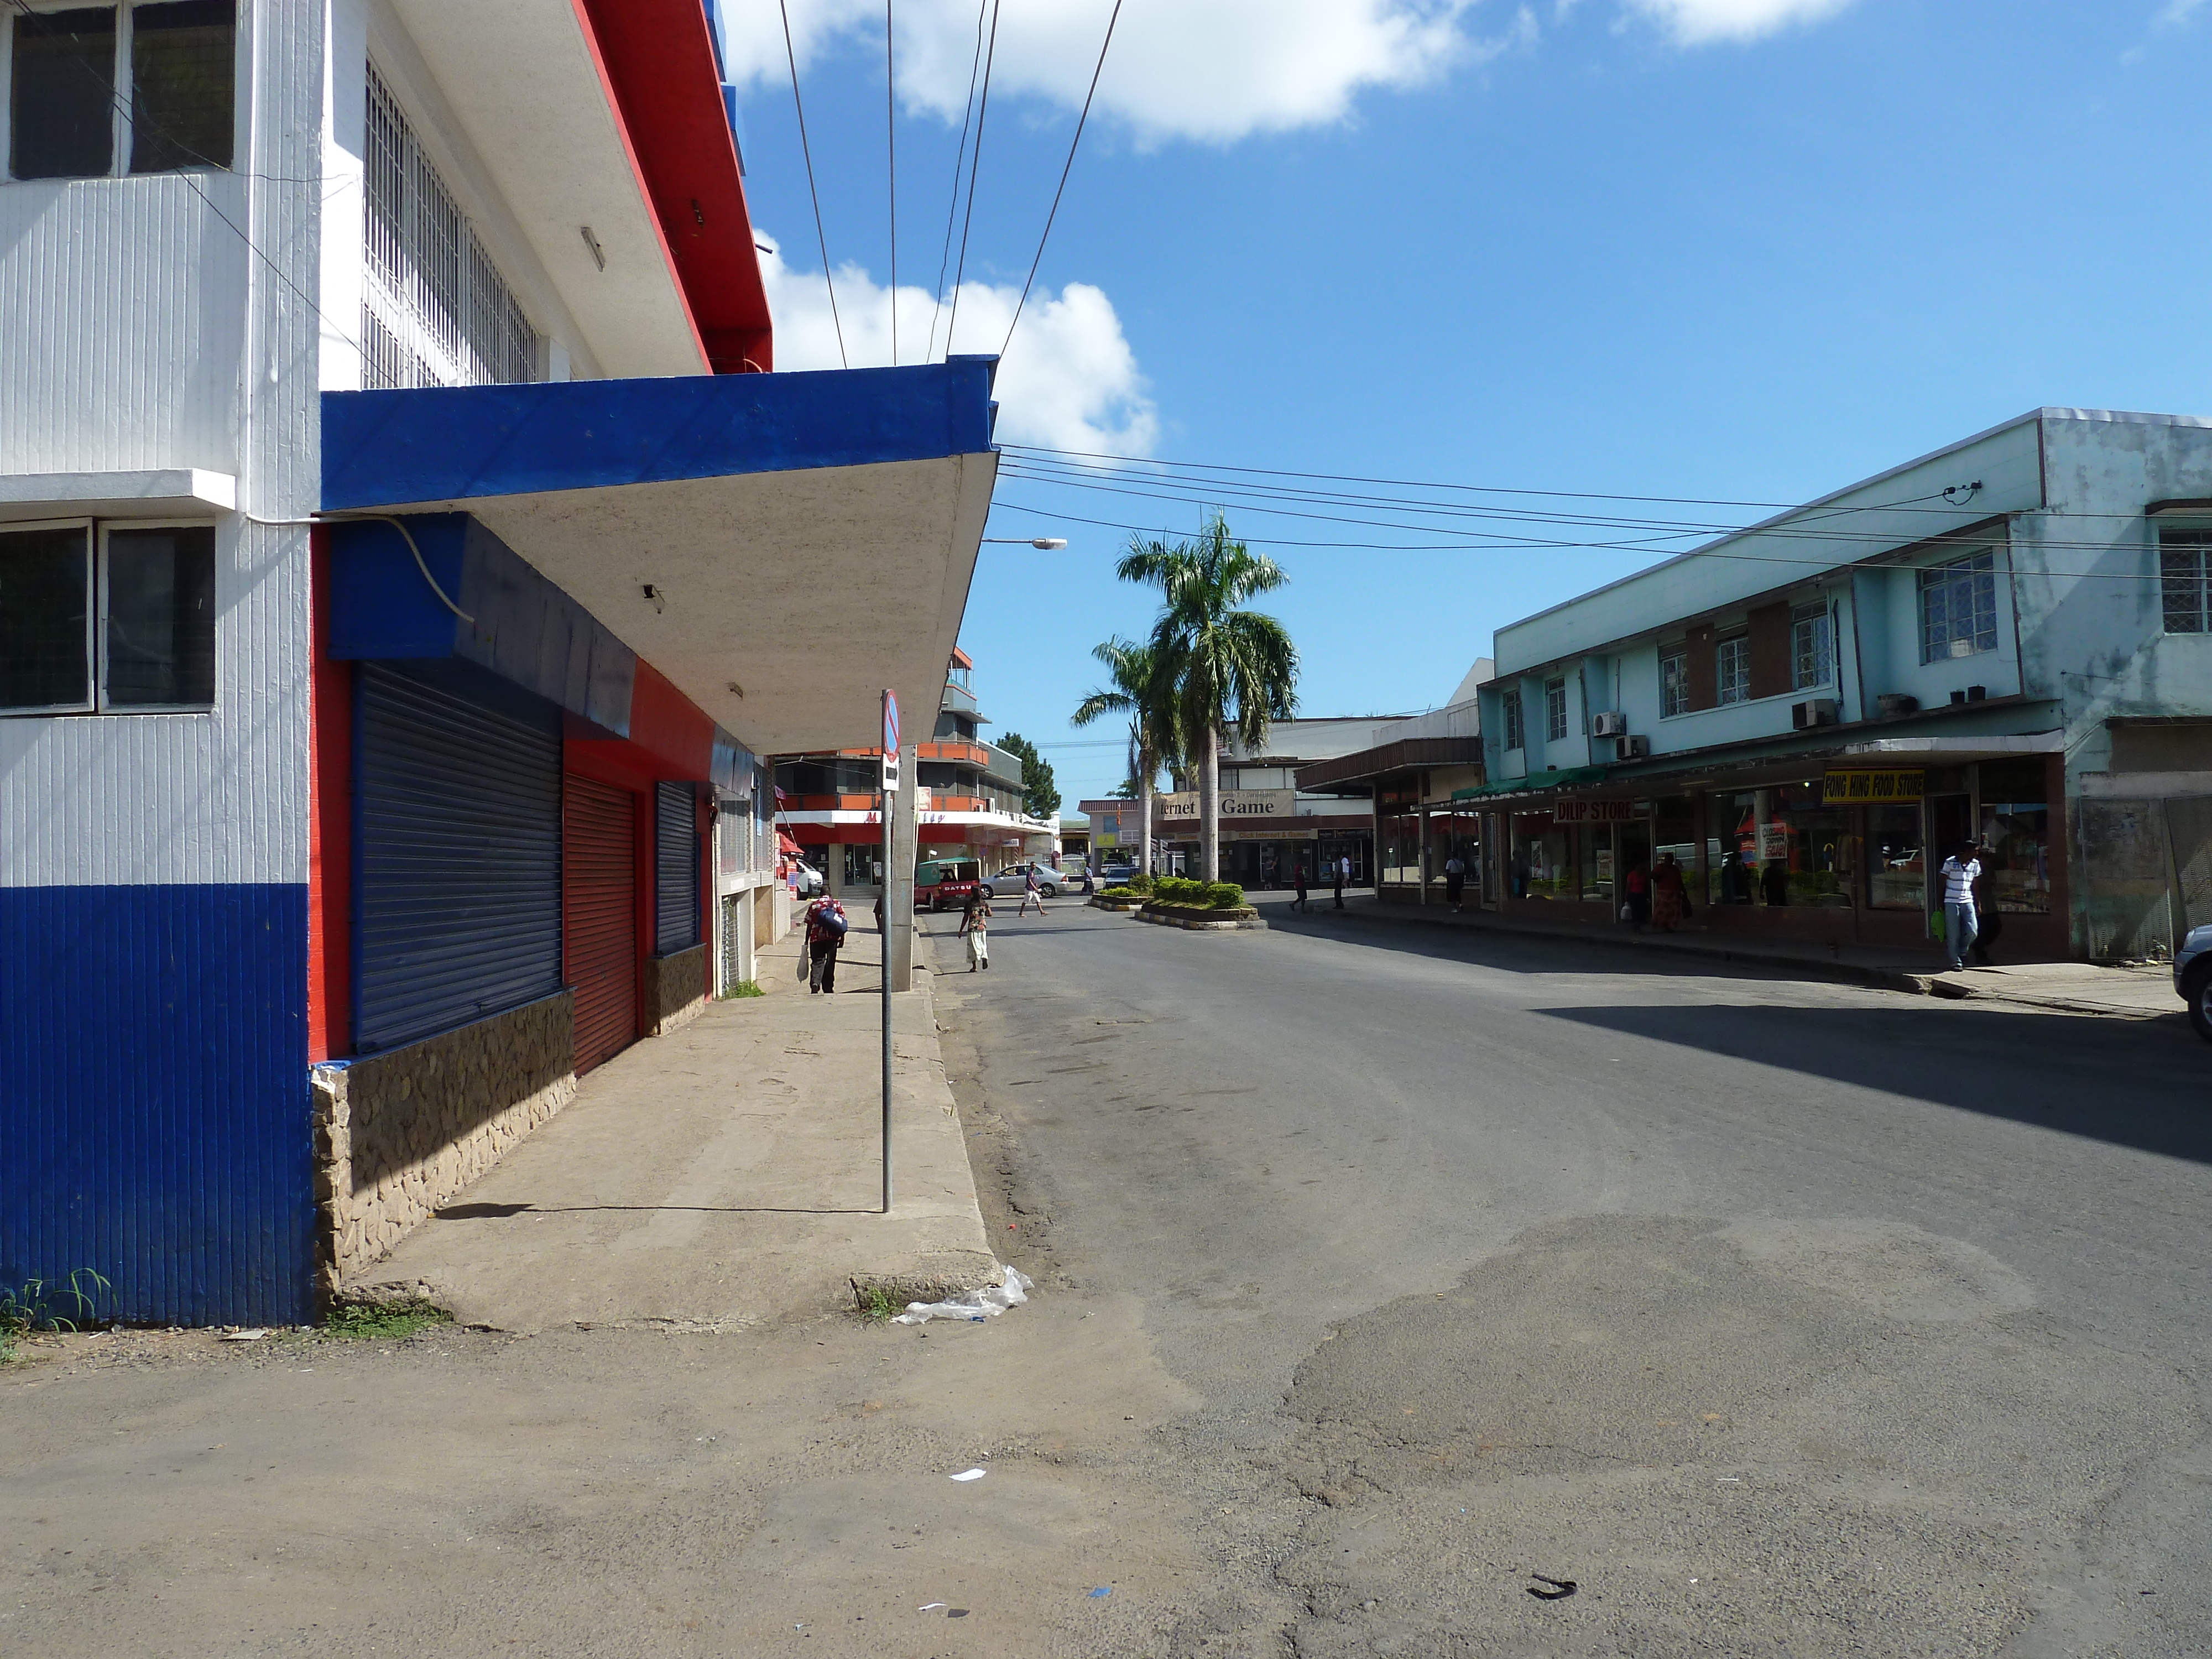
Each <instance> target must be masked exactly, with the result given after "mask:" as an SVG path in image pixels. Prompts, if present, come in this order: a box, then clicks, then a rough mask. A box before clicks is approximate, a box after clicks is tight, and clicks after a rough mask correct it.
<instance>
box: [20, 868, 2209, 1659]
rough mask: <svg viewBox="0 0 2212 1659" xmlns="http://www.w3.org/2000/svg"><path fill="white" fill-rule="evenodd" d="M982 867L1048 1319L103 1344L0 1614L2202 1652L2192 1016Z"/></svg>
mask: <svg viewBox="0 0 2212 1659" xmlns="http://www.w3.org/2000/svg"><path fill="white" fill-rule="evenodd" d="M1011 911H1012V907H1011V906H1004V907H1001V913H1000V919H999V921H997V922H996V923H995V924H994V932H993V946H992V960H993V964H994V965H993V968H992V969H991V971H990V972H989V973H988V974H978V975H965V974H961V973H958V972H957V971H948V972H947V974H946V975H945V977H944V978H942V979H940V980H939V981H938V984H939V1005H938V1006H939V1018H940V1022H941V1024H942V1025H943V1027H944V1028H945V1029H944V1043H945V1061H946V1065H947V1068H948V1073H949V1074H950V1076H951V1079H952V1082H953V1085H954V1089H955V1092H956V1095H957V1097H959V1099H960V1102H961V1105H962V1111H963V1119H964V1121H965V1125H966V1128H967V1131H968V1133H969V1143H970V1146H971V1148H972V1157H973V1162H974V1163H975V1166H976V1169H977V1173H978V1176H979V1183H980V1185H981V1188H983V1192H984V1200H985V1206H986V1214H987V1219H988V1221H989V1223H990V1225H991V1227H992V1229H993V1231H994V1237H996V1238H997V1239H998V1240H1000V1242H1001V1243H1002V1244H1003V1246H1004V1248H1005V1249H1006V1252H1007V1254H1008V1257H1009V1259H1010V1260H1012V1261H1016V1262H1017V1263H1018V1264H1020V1265H1021V1266H1023V1267H1024V1268H1025V1269H1026V1270H1027V1271H1029V1272H1030V1273H1031V1274H1032V1275H1033V1276H1034V1277H1035V1278H1036V1279H1037V1280H1038V1281H1039V1294H1038V1295H1037V1296H1036V1297H1035V1298H1034V1299H1033V1300H1032V1301H1031V1302H1030V1304H1028V1305H1026V1306H1024V1307H1022V1308H1019V1309H1017V1310H1014V1311H1012V1313H1010V1314H1008V1315H1006V1316H1004V1317H1002V1318H1000V1319H998V1320H995V1321H993V1322H987V1323H982V1324H975V1325H956V1326H951V1327H946V1326H943V1325H930V1326H927V1327H925V1328H921V1329H914V1328H886V1327H881V1326H868V1325H864V1324H862V1323H860V1322H858V1321H857V1320H854V1319H853V1318H852V1317H850V1316H837V1317H825V1318H823V1319H820V1320H817V1321H813V1322H803V1323H797V1324H791V1325H783V1326H776V1327H772V1328H757V1329H753V1330H747V1331H740V1332H732V1333H726V1334H697V1333H685V1332H676V1331H669V1332H654V1331H650V1330H637V1329H624V1330H591V1331H571V1332H558V1333H548V1334H544V1335H540V1336H536V1337H528V1338H521V1337H504V1336H499V1335H495V1334H484V1333H473V1332H465V1331H459V1330H446V1331H443V1332H439V1333H435V1334H428V1335H424V1336H420V1337H416V1338H414V1339H412V1340H407V1341H404V1342H372V1343H353V1344H337V1343H331V1342H325V1341H313V1340H283V1341H277V1340H271V1341H270V1342H267V1343H264V1344H260V1345H255V1346H248V1347H246V1348H243V1349H237V1348H225V1347H222V1346H219V1345H216V1344H215V1343H214V1342H212V1341H211V1340H208V1339H206V1338H204V1337H198V1336H189V1335H187V1336H178V1337H173V1338H170V1337H162V1336H160V1335H158V1334H146V1335H143V1336H123V1337H115V1338H109V1339H102V1340H99V1341H95V1342H90V1343H84V1344H80V1345H79V1346H77V1347H76V1348H75V1349H73V1350H72V1351H71V1352H72V1356H73V1357H72V1358H69V1359H67V1360H66V1361H56V1362H50V1363H47V1364H35V1365H28V1366H22V1367H17V1368H11V1370H9V1372H8V1373H7V1374H6V1375H4V1376H0V1437H4V1439H5V1443H7V1444H8V1446H9V1474H8V1478H7V1480H4V1481H0V1654H6V1655H13V1654H16V1653H23V1654H33V1653H35V1654H39V1655H40V1656H56V1659H69V1656H77V1655H85V1656H93V1655H98V1656H110V1655H115V1654H126V1653H127V1654H140V1653H144V1654H160V1655H165V1656H166V1655H176V1656H201V1655H206V1656H223V1659H235V1656H246V1655H253V1656H259V1655H275V1654H292V1653H301V1652H312V1653H315V1654H318V1655H325V1656H331V1655H336V1656H351V1655H356V1654H362V1655H367V1654H384V1653H404V1654H415V1653H422V1652H425V1651H435V1652H437V1653H440V1654H442V1655H462V1656H480V1655H495V1654H497V1655H507V1654H517V1653H521V1654H530V1655H562V1656H565V1655H571V1654H574V1655H590V1656H594V1659H602V1656H617V1655H620V1656H630V1655H637V1656H653V1659H661V1656H684V1659H691V1656H701V1659H705V1656H745V1659H750V1656H755V1655H763V1654H782V1653H792V1654H803V1655H806V1656H809V1659H815V1656H832V1655H854V1656H878V1655H884V1656H892V1655H896V1656H914V1659H921V1656H934V1655H945V1656H951V1655H960V1656H1006V1659H1015V1656H1020V1659H1032V1656H1041V1655H1062V1654H1064V1655H1084V1656H1115V1659H1122V1656H1161V1659H1168V1656H1174V1659H1188V1656H1206V1659H1216V1656H1224V1655H1229V1656H1248V1659H1258V1656H1275V1659H1281V1656H1303V1659H1314V1656H1339V1655H1346V1656H1348V1655H1400V1656H1407V1659H1430V1656H1447V1659H1451V1656H1475V1655H1498V1656H1508V1655H1510V1656H1522V1655H1592V1656H1595V1655H1620V1654H1634V1655H1648V1656H1672V1655H1677V1654H1682V1655H1691V1654H1697V1655H1716V1654H1717V1655H1738V1654H1743V1655H1752V1654H1757V1655H1770V1654H1771V1655H1777V1656H1782V1655H1788V1656H1793V1659H1794V1656H1814V1655H1828V1654H1838V1655H1840V1654H1850V1655H1854V1656H1859V1655H1907V1654H1911V1655H1935V1654H1942V1655H2020V1656H2042V1655H2049V1656H2069V1659H2072V1656H2099V1655H2112V1656H2120V1655H2124V1656H2128V1659H2136V1656H2160V1655H2173V1656H2182V1655H2200V1654H2203V1653H2206V1652H2212V1580H2209V1579H2208V1576H2207V1575H2206V1574H2205V1573H2204V1571H2203V1563H2204V1562H2205V1561H2206V1560H2208V1559H2212V1501H2208V1500H2212V1449H2208V1442H2207V1423H2208V1401H2207V1399H2206V1395H2205V1382H2204V1379H2205V1378H2206V1377H2207V1376H2208V1375H2212V1367H2208V1366H2207V1364H2206V1363H2205V1362H2206V1359H2207V1358H2208V1355H2207V1352H2206V1351H2207V1347H2208V1344H2212V1318H2208V1317H2207V1316H2208V1313H2212V1285H2208V1280H2207V1265H2208V1254H2212V1251H2208V1244H2207V1236H2206V1235H2207V1230H2206V1222H2207V1220H2208V1218H2212V1113H2209V1112H2208V1106H2212V1089H2208V1084H2212V1050H2208V1048H2206V1046H2205V1045H2203V1044H2202V1043H2200V1042H2197V1039H2196V1038H2195V1037H2194V1036H2192V1035H2191V1033H2190V1032H2189V1031H2188V1029H2187V1027H2186V1025H2185V1024H2183V1023H2182V1022H2181V1021H2180V1020H2179V1018H2177V1019H2175V1020H2173V1021H2170V1022H2159V1023H2154V1024H2127V1023H2119V1022H2106V1021H2101V1020H2098V1019H2094V1018H2075V1017H2068V1016H2061V1015H2055V1014H2053V1015H2043V1014H2037V1013H2029V1012H2020V1011H2017V1010H2007V1009H2003V1008H2000V1007H1997V1006H1993V1005H1983V1004H1974V1003H1944V1002H1936V1001H1931V1000H1917V999H1912V998H1907V997H1901V996H1899V995H1896V994H1892V993H1886V992H1877V991H1870V990H1862V989H1856V988H1846V987H1836V986H1827V985H1820V984H1811V983H1799V982H1790V981H1777V980H1773V979H1771V978H1767V977H1765V976H1753V975H1741V976H1735V975H1728V974H1724V973H1714V972H1711V971H1706V970H1700V971H1697V972H1676V971H1672V970H1670V969H1668V967H1667V966H1666V965H1665V964H1664V963H1656V962H1654V961H1652V960H1651V959H1650V957H1649V955H1648V954H1646V953H1641V952H1639V953H1633V954H1632V953H1627V952H1621V953H1618V954H1616V953H1613V952H1610V951H1602V950H1598V949H1594V948H1591V947H1588V946H1583V945H1547V944H1543V943H1539V942H1532V941H1528V940H1526V939H1502V938H1485V937H1480V936H1474V937H1466V938H1462V937H1458V936H1450V937H1445V938H1441V939H1440V938H1437V937H1434V936H1433V935H1430V934H1429V933H1427V930H1419V934H1418V935H1417V936H1413V937H1402V936H1400V935H1398V934H1396V933H1391V932H1387V931H1385V930H1384V928H1383V926H1382V925H1380V924H1367V925H1366V926H1365V927H1362V928H1361V929H1360V931H1358V932H1356V933H1355V932H1354V931H1353V929H1354V927H1358V926H1359V925H1358V924H1355V923H1352V922H1349V921H1335V920H1334V919H1332V918H1329V917H1328V916H1322V917H1320V918H1316V919H1315V920H1313V921H1289V922H1287V923H1286V924H1285V925H1284V926H1282V927H1279V928H1278V929H1277V930H1276V931H1273V932H1268V933H1243V934H1236V935H1215V934H1193V933H1181V932H1170V931H1168V930H1165V929H1160V928H1153V927H1144V926H1142V925H1140V924H1138V923H1135V922H1133V921H1128V920H1126V919H1123V918H1121V917H1116V916H1109V915H1105V914H1104V913H1102V912H1098V911H1095V910H1091V909H1087V908H1083V907H1082V906H1080V905H1079V904H1078V903H1076V902H1060V903H1056V904H1054V906H1053V907H1052V909H1051V912H1050V914H1049V915H1048V916H1046V917H1044V918H1042V919H1037V918H1034V917H1029V918H1016V917H1014V916H1012V914H1011ZM932 925H933V926H934V927H939V929H940V930H941V932H942V933H944V935H945V937H942V938H939V939H936V940H934V941H933V946H932V948H933V950H934V951H936V952H937V954H938V957H939V965H940V967H942V968H944V969H947V970H954V969H957V968H958V967H959V966H960V965H961V961H960V957H959V952H958V950H957V943H956V941H954V940H953V939H951V937H950V933H951V926H952V920H951V918H949V917H947V918H944V919H942V920H941V921H939V922H935V923H933V924H932ZM969 1468H981V1469H984V1470H986V1471H987V1474H985V1476H984V1477H982V1478H980V1479H977V1480H972V1481H960V1482H956V1481H953V1480H948V1479H947V1476H948V1475H949V1474H957V1473H962V1472H964V1471H966V1470H967V1469H969ZM1537 1574H1541V1575H1544V1576H1545V1579H1550V1580H1557V1581H1560V1582H1561V1583H1567V1582H1571V1583H1573V1584H1574V1585H1575V1587H1576V1588H1575V1589H1574V1591H1573V1592H1572V1593H1571V1594H1565V1593H1562V1592H1561V1591H1559V1589H1558V1588H1557V1586H1556V1585H1553V1584H1550V1583H1546V1582H1544V1579H1539V1578H1538V1577H1534V1575H1537ZM1531 1591H1541V1592H1543V1593H1544V1595H1543V1596H1541V1597H1540V1596H1539V1595H1533V1594H1531V1593H1530V1592H1531Z"/></svg>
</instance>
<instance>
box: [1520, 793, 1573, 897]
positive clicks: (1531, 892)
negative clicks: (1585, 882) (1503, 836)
mask: <svg viewBox="0 0 2212 1659" xmlns="http://www.w3.org/2000/svg"><path fill="white" fill-rule="evenodd" d="M1573 848H1574V838H1573V836H1572V833H1571V831H1568V830H1565V829H1559V828H1558V827H1557V826H1556V825H1554V824H1553V822H1552V815H1551V814H1550V813H1549V812H1535V813H1523V814H1521V815H1518V816H1516V817H1515V818H1514V820H1513V873H1512V878H1511V886H1510V892H1511V894H1512V896H1514V897H1515V898H1532V899H1561V898H1572V897H1574V896H1575V891H1576V884H1575V878H1574V871H1573V868H1572V866H1571V863H1570V860H1571V857H1572V854H1573Z"/></svg>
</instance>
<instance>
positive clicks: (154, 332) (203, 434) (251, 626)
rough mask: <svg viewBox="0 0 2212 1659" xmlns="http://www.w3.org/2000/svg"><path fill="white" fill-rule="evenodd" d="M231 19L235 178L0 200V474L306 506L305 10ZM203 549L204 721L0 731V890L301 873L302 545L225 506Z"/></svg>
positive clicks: (311, 155) (313, 238) (59, 723)
mask: <svg viewBox="0 0 2212 1659" xmlns="http://www.w3.org/2000/svg"><path fill="white" fill-rule="evenodd" d="M240 20H241V30H240V33H241V41H240V59H241V62H242V63H243V64H244V65H245V71H244V73H243V75H242V76H241V82H240V112H241V130H242V131H243V134H244V142H243V143H241V145H240V149H239V152H238V153H239V155H240V158H241V160H242V161H243V162H244V164H245V165H244V166H243V167H242V168H241V169H240V171H237V172H233V173H220V174H206V173H201V174H193V175H190V176H186V175H165V176H158V177H147V178H127V179H80V180H74V181H70V182H67V183H56V182H52V181H46V182H38V183H25V184H0V339H4V340H5V341H6V343H7V344H6V349H0V472H9V473H28V472H58V471H109V470H123V469H136V468H149V467H175V466H197V467H204V468H207V469H209V470H210V471H221V472H228V473H233V474H235V475H236V476H237V477H238V480H239V501H240V506H241V507H243V508H244V509H245V511H246V512H247V513H252V514H255V515H258V516H260V517H263V518H272V519H289V518H301V517H304V516H305V515H306V514H307V513H309V512H311V511H312V510H313V508H314V507H315V506H316V504H317V501H318V499H319V490H320V485H321V478H320V468H321V457H320V450H319V444H318V441H317V440H318V419H317V416H318V410H317V405H316V396H317V390H316V388H317V356H318V353H317V349H316V337H317V331H318V324H317V319H316V314H315V308H314V301H313V298H312V296H313V295H315V293H316V292H317V285H316V281H315V264H316V252H317V243H318V238H319V231H320V222H321V202H320V197H319V187H318V185H316V183H315V179H316V174H317V170H318V167H319V159H320V143H319V133H320V127H321V121H320V112H321V104H322V80H323V77H322V55H323V33H322V19H321V16H320V14H319V9H316V8H313V7H304V6H286V5H278V4H276V3H273V0H264V3H249V4H247V5H246V6H243V7H242V8H241V9H240ZM249 175H250V176H249ZM249 240H250V243H251V246H249ZM256 250H258V252H256ZM280 271H281V272H282V273H283V275H282V276H280V275H278V274H277V273H278V272H280ZM216 560H217V565H216V572H217V574H216V607H217V618H216V708H215V710H214V712H213V713H211V714H137V715H89V714H87V715H65V716H60V717H46V718H29V719H13V720H0V884H4V885H7V886H11V887H35V886H52V885H83V884H125V885H130V884H151V883H207V882H252V883H299V882H304V881H305V880H306V879H307V731H308V725H307V719H308V705H307V666H308V665H307V642H308V611H307V576H308V552H307V531H306V530H305V529H303V528H298V527H288V526H258V525H252V524H249V523H247V522H246V520H245V519H244V518H243V517H242V516H241V515H240V514H237V513H233V514H228V515H224V516H223V517H222V518H221V519H220V520H218V522H217V531H216Z"/></svg>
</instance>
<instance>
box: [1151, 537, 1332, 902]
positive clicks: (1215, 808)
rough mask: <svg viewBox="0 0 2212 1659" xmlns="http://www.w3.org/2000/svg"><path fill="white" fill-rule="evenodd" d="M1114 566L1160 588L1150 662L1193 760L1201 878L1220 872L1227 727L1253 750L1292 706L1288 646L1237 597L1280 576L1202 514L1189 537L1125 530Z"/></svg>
mask: <svg viewBox="0 0 2212 1659" xmlns="http://www.w3.org/2000/svg"><path fill="white" fill-rule="evenodd" d="M1115 574H1116V575H1118V576H1120V577H1121V580H1124V581H1132V582H1142V583H1145V584H1146V585H1147V586H1153V587H1157V588H1158V589H1159V590H1160V592H1161V596H1162V600H1163V603H1162V604H1161V606H1160V615H1159V620H1158V622H1156V623H1153V625H1152V641H1151V649H1152V653H1153V655H1154V657H1155V659H1156V664H1157V671H1158V674H1159V675H1160V676H1161V677H1162V678H1164V681H1165V682H1166V683H1167V684H1170V685H1172V686H1173V687H1174V688H1175V697H1174V701H1175V705H1176V708H1177V709H1178V711H1179V716H1180V719H1179V729H1180V730H1181V731H1182V732H1183V733H1184V742H1183V744H1182V745H1180V746H1181V747H1182V750H1184V752H1185V755H1186V757H1187V759H1188V761H1194V762H1196V763H1197V769H1198V780H1199V807H1198V811H1199V836H1200V842H1199V846H1200V860H1201V865H1202V867H1203V869H1204V871H1205V874H1206V880H1208V881H1210V882H1211V881H1218V880H1220V879H1221V824H1220V817H1219V813H1220V805H1219V803H1220V799H1221V743H1222V739H1223V738H1225V736H1227V735H1228V734H1229V733H1231V732H1234V733H1235V734H1236V735H1237V738H1238V740H1239V741H1241V742H1242V743H1243V745H1244V750H1245V752H1246V753H1247V754H1255V755H1256V754H1258V753H1260V752H1261V748H1262V746H1263V745H1264V744H1266V742H1267V727H1268V725H1269V723H1270V722H1272V721H1274V720H1288V719H1289V718H1290V717H1291V713H1292V711H1293V710H1294V709H1295V708H1297V680H1298V653H1297V647H1295V646H1293V645H1292V644H1291V636H1290V634H1289V632H1288V631H1287V630H1286V629H1285V628H1284V627H1283V625H1282V623H1279V622H1278V621H1276V620H1275V618H1274V617H1270V616H1267V615H1266V614H1265V613H1264V612H1261V611H1245V610H1242V609H1240V608H1239V607H1241V606H1242V605H1243V604H1244V602H1245V601H1246V600H1247V599H1251V598H1253V597H1254V596H1255V595H1256V594H1261V593H1267V592H1273V590H1274V589H1276V588H1279V587H1280V586H1282V585H1283V583H1284V581H1285V580H1286V579H1285V576H1284V574H1283V570H1282V567H1281V566H1279V565H1278V564H1277V563H1276V562H1274V561H1273V559H1270V558H1268V557H1267V556H1265V555H1263V554H1258V553H1254V552H1252V551H1251V550H1249V549H1248V548H1247V547H1246V546H1245V545H1244V544H1243V543H1242V542H1240V541H1237V540H1236V539H1235V538H1233V537H1231V535H1230V533H1229V526H1228V524H1227V523H1226V522H1225V520H1223V518H1222V516H1221V514H1220V513H1209V514H1208V515H1207V517H1206V523H1205V526H1204V527H1203V528H1201V529H1200V532H1199V533H1198V539H1197V540H1196V541H1194V542H1176V543H1174V544H1169V543H1167V542H1164V541H1158V540H1154V541H1146V540H1145V539H1143V538H1138V537H1133V538H1130V542H1129V550H1128V552H1127V555H1126V556H1124V557H1123V558H1122V560H1121V563H1120V564H1119V565H1117V566H1116V567H1115Z"/></svg>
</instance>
